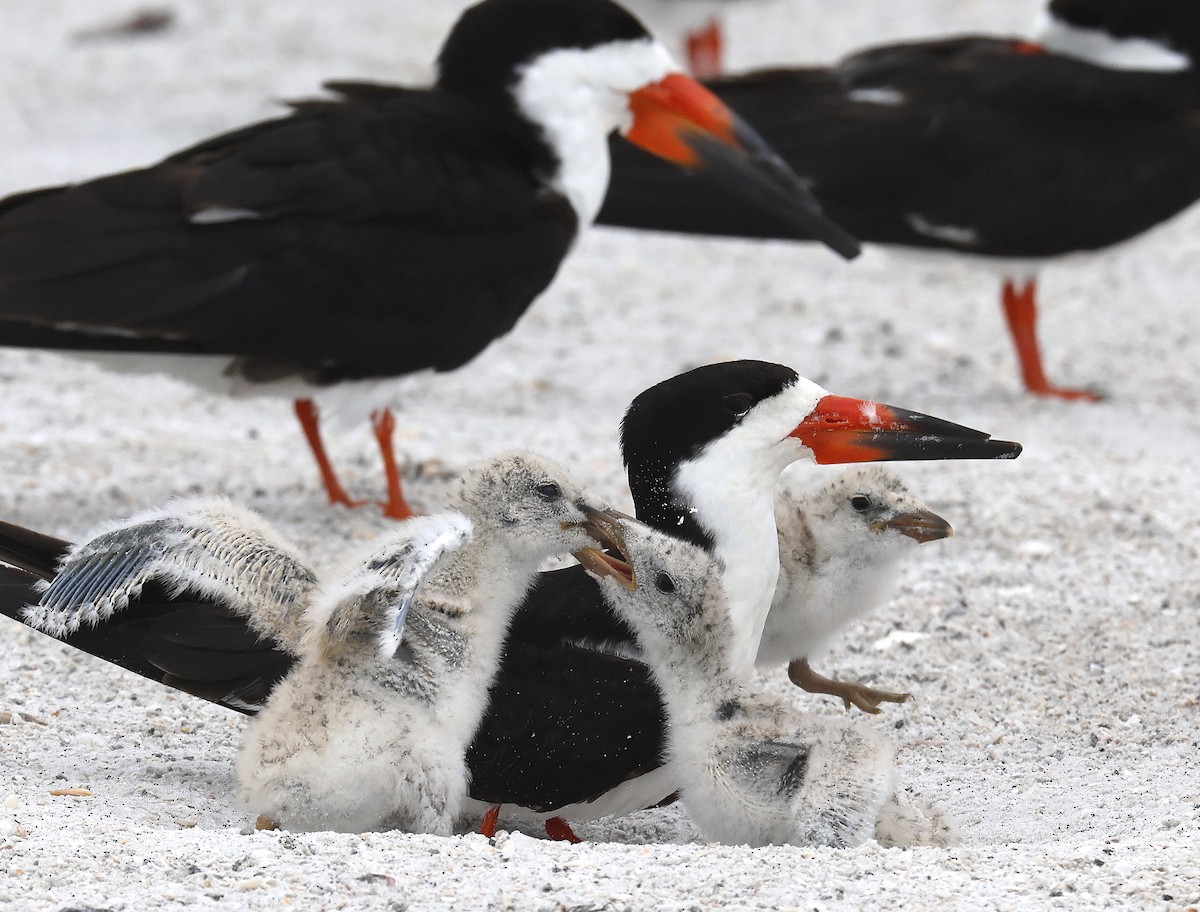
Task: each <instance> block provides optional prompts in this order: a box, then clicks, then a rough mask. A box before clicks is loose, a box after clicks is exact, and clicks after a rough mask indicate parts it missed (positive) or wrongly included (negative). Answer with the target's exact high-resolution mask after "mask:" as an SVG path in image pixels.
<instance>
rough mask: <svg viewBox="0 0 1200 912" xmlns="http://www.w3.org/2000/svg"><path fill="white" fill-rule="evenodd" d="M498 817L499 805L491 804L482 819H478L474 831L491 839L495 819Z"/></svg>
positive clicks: (494, 827)
mask: <svg viewBox="0 0 1200 912" xmlns="http://www.w3.org/2000/svg"><path fill="white" fill-rule="evenodd" d="M499 819H500V805H498V804H493V805H492V806H491V807H490V808H488V809H487V812H486V813H485V814H484V815H483V820H481V821H479V829H478V830H476V832H477V833H479V834H481V835H483V836H486V837H487V838H488V839H491V838H492V837H493V836H495V835H496V821H497V820H499Z"/></svg>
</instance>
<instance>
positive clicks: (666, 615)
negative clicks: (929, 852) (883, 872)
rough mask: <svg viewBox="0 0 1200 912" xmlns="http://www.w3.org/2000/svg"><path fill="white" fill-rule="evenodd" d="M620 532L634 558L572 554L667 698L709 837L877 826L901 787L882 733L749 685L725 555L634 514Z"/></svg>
mask: <svg viewBox="0 0 1200 912" xmlns="http://www.w3.org/2000/svg"><path fill="white" fill-rule="evenodd" d="M618 534H619V538H620V540H621V541H622V542H623V544H624V547H623V550H624V556H627V557H628V562H626V560H624V559H623V558H614V557H612V556H610V555H608V554H606V553H605V552H603V551H601V550H599V549H596V548H587V549H584V550H583V551H581V552H579V553H578V555H577V556H578V557H579V560H580V561H581V563H582V565H583V567H584V568H585V570H586V571H587V572H588V573H590V574H591V575H592V576H593V577H595V578H596V579H597V580H598V582H599V585H600V587H601V589H602V591H603V593H604V597H605V600H606V601H607V603H608V605H609V607H610V608H611V609H612V611H613V612H614V613H615V614H617V615H618V616H619V617H620V618H621V619H622V620H623V621H624V622H625V623H626V624H628V625H629V626H630V627H632V628H633V629H634V631H635V633H636V636H637V641H638V643H639V644H640V645H641V647H642V650H643V655H644V657H645V659H646V662H647V664H648V665H649V666H650V668H651V670H652V673H653V675H654V680H655V683H656V684H657V686H658V689H659V691H660V692H661V693H662V697H663V703H664V705H665V707H666V713H667V717H668V731H669V734H668V737H667V745H666V766H667V767H668V768H669V769H670V770H671V772H672V774H673V776H674V777H675V780H676V781H677V782H678V783H679V797H680V800H681V801H682V802H683V805H684V808H685V809H686V810H687V812H688V816H689V817H691V819H692V821H693V822H694V823H695V824H696V826H697V827H698V828H699V829H700V832H701V834H702V835H703V836H704V838H705V839H707V840H709V841H714V842H722V843H726V844H731V845H751V846H762V845H769V844H777V845H778V844H788V845H822V846H832V847H836V848H845V847H848V846H855V845H859V844H860V843H862V842H864V841H866V840H867V839H869V838H871V837H872V836H873V835H875V832H876V827H877V824H878V822H879V820H880V817H881V815H883V812H884V808H885V807H886V806H887V804H888V803H889V801H890V800H891V799H892V796H893V794H894V792H895V786H896V782H895V779H896V772H895V769H894V767H893V762H892V761H893V757H894V750H893V748H892V745H891V744H890V743H888V741H887V739H886V738H884V737H883V735H881V734H880V733H878V732H876V731H874V730H872V729H871V728H869V727H867V726H866V725H862V724H855V723H846V722H839V721H837V720H831V719H827V718H821V717H819V716H813V715H807V714H802V713H799V712H797V711H796V710H795V709H794V708H793V707H792V706H791V705H789V704H787V703H785V702H783V701H781V700H777V699H773V698H770V697H765V696H762V695H758V694H754V693H753V692H751V691H750V689H749V688H747V687H746V686H745V685H744V684H743V683H742V680H741V676H740V675H739V674H737V673H735V671H734V666H735V663H736V659H735V658H734V643H735V642H736V640H737V636H736V633H735V629H734V623H733V616H734V614H735V613H736V610H737V609H736V607H735V606H733V605H732V604H731V602H730V600H729V599H728V598H727V597H726V593H725V589H724V587H723V585H722V582H721V580H722V577H723V576H724V575H725V574H724V572H723V568H722V567H721V565H720V563H719V562H718V561H717V560H715V559H714V558H713V556H712V555H711V554H709V553H708V552H707V551H706V550H705V549H704V548H701V547H698V546H696V545H694V544H692V543H691V542H688V541H683V540H681V539H678V538H675V537H673V536H670V535H666V534H665V533H662V532H659V531H657V530H654V529H651V528H650V527H648V526H644V525H641V524H640V523H637V522H634V521H630V520H623V521H620V523H619V533H618ZM614 537H617V536H614ZM883 816H886V817H887V819H888V820H889V822H891V821H894V820H895V818H896V817H897V816H898V815H897V814H895V813H888V814H886V815H883ZM924 830H925V831H926V832H929V833H931V834H932V833H939V832H940V833H947V834H949V833H952V832H953V829H952V827H950V826H949V825H948V824H946V825H944V826H926V827H925V828H924ZM914 832H920V831H914ZM897 835H898V834H897V833H895V832H891V833H890V834H889V836H891V837H893V838H895V837H896V836H897ZM909 844H912V843H911V842H910V843H909Z"/></svg>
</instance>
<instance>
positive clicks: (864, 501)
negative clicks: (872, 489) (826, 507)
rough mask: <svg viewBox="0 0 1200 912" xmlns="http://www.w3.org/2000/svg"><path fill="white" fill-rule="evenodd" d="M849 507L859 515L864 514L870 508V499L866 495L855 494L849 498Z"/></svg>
mask: <svg viewBox="0 0 1200 912" xmlns="http://www.w3.org/2000/svg"><path fill="white" fill-rule="evenodd" d="M850 506H852V507H854V509H856V510H857V511H858V512H859V513H866V512H867V510H868V509H869V508H870V506H871V498H869V497H868V496H867V495H866V494H855V495H854V496H853V497H851V498H850Z"/></svg>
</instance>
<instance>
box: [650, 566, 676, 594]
mask: <svg viewBox="0 0 1200 912" xmlns="http://www.w3.org/2000/svg"><path fill="white" fill-rule="evenodd" d="M654 588H655V589H657V590H658V591H659V592H674V591H675V580H673V579H671V574H669V573H667V572H666V571H665V570H664V571H663V572H662V573H660V574H659V575H658V576H657V577H655V580H654Z"/></svg>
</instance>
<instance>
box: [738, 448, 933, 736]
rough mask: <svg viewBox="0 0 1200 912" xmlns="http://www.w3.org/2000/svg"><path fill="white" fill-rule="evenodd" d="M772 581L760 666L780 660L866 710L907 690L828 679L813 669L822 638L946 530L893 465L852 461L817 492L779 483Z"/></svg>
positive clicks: (822, 689) (807, 682)
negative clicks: (775, 569) (775, 574)
mask: <svg viewBox="0 0 1200 912" xmlns="http://www.w3.org/2000/svg"><path fill="white" fill-rule="evenodd" d="M775 524H776V526H777V527H778V529H779V583H778V584H777V585H776V586H775V597H774V599H773V600H772V602H771V611H770V613H769V614H768V615H767V623H766V625H765V626H764V628H763V635H762V639H761V641H760V642H759V644H758V656H757V659H756V662H757V664H758V666H759V667H760V668H767V667H772V666H777V665H779V664H786V665H787V666H788V675H789V677H791V679H792V682H793V683H794V684H796V685H797V686H799V687H802V688H804V689H805V690H807V691H808V692H809V693H823V694H831V695H833V696H837V697H841V698H842V700H843V701H844V702H845V704H846V708H847V709H849V708H850V705H851V704H854V705H855V706H857V707H858V708H859V709H861V710H863V711H864V712H868V713H877V712H879V704H880V703H882V702H886V703H903V702H905V701H907V700H911V699H912V696H911V695H910V694H906V693H891V692H889V691H886V690H876V689H875V688H873V687H867V686H866V685H865V684H858V683H853V682H850V681H835V680H831V679H830V678H827V677H824V676H823V675H820V674H818V673H817V672H816V671H814V670H813V668H812V666H811V665H810V664H809V663H810V661H811V660H813V659H818V658H820V657H821V656H822V654H823V653H824V652H825V650H826V649H827V648H828V646H829V643H830V641H831V640H832V639H833V637H834V636H835V635H836V634H837V633H838V632H839V631H841V630H844V629H845V628H846V627H847V626H848V625H849V624H851V623H852V622H854V621H856V620H858V619H859V618H861V617H863V616H865V615H866V614H867V613H868V612H870V611H871V610H872V609H874V608H875V607H876V606H878V605H879V604H880V603H881V602H883V601H884V600H885V599H886V598H887V597H888V595H889V594H890V592H891V590H892V588H893V585H894V583H895V580H896V575H897V573H898V572H899V565H900V559H901V558H902V557H903V556H904V555H905V554H907V553H909V551H910V548H911V547H912V546H914V545H917V544H921V543H924V542H931V541H938V540H939V539H943V538H948V537H949V536H951V535H953V534H954V530H953V529H952V528H951V527H950V524H949V523H948V522H946V520H944V519H942V517H940V516H938V515H937V514H936V513H933V512H931V511H930V510H928V509H926V508H925V506H924V505H923V504H922V503H921V502H920V501H919V500H917V498H916V497H914V496H913V495H912V494H911V493H909V490H908V488H907V487H906V486H905V484H904V482H903V481H901V480H900V478H899V477H898V476H897V475H896V473H894V472H891V471H888V470H887V469H885V468H883V467H882V466H865V467H862V468H858V469H852V470H850V471H848V472H846V473H845V474H843V475H842V476H841V477H839V478H837V479H835V480H834V481H832V482H830V483H829V484H827V485H825V486H824V487H822V488H820V489H819V490H816V491H811V492H809V493H807V494H805V495H802V496H801V495H796V494H794V493H793V492H792V491H791V490H790V489H785V490H784V491H783V492H782V493H781V494H780V496H779V498H778V499H777V500H776V502H775Z"/></svg>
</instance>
